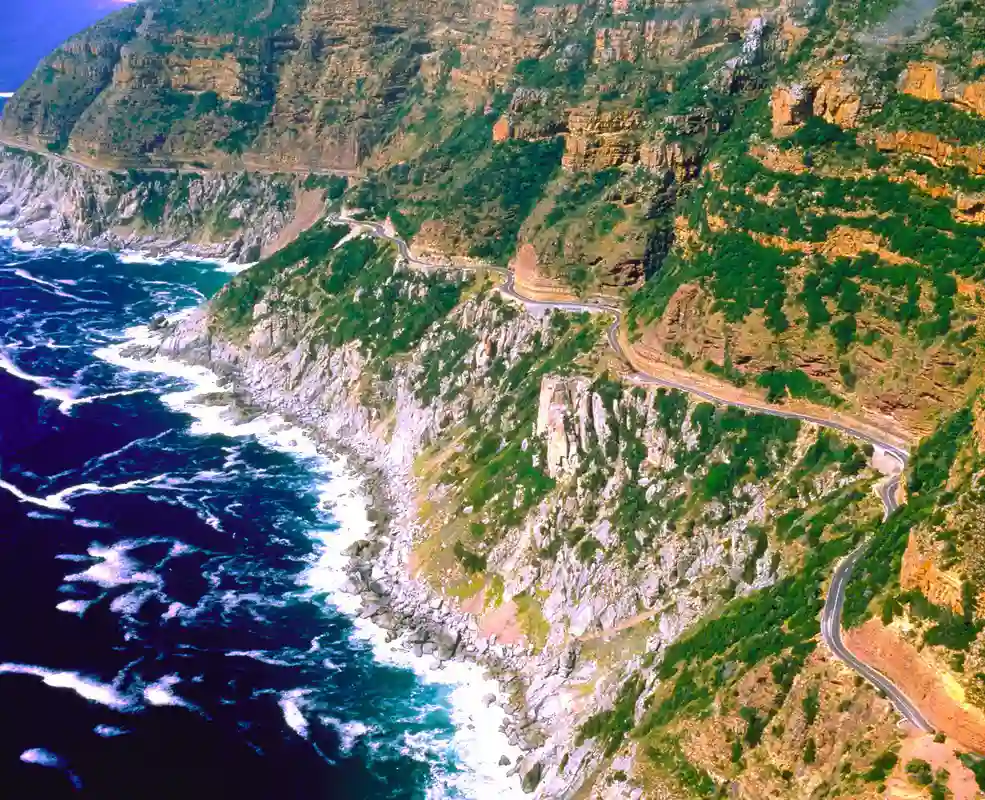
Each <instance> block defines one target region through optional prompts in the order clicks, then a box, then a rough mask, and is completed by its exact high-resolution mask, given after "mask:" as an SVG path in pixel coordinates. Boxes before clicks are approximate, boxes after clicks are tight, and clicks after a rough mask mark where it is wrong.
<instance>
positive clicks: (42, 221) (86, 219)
mask: <svg viewBox="0 0 985 800" xmlns="http://www.w3.org/2000/svg"><path fill="white" fill-rule="evenodd" d="M302 195H303V190H302V187H301V185H300V182H299V181H297V180H296V179H294V178H291V177H286V176H282V177H279V178H278V177H276V176H261V175H255V174H253V175H250V174H246V173H207V174H203V175H198V174H194V173H181V174H179V173H173V172H172V173H164V172H145V173H140V172H132V171H131V172H129V173H113V172H103V171H100V170H90V169H86V168H82V167H77V166H74V165H71V164H65V163H59V162H57V161H53V160H49V159H46V158H43V157H40V156H34V155H30V154H27V153H22V152H14V151H9V150H8V151H5V152H3V153H2V157H0V225H3V226H6V227H13V228H16V229H17V230H18V231H19V235H20V236H21V237H22V238H24V239H27V240H30V241H33V242H39V243H42V244H53V245H55V244H60V243H62V242H74V243H76V244H82V245H87V246H92V247H103V248H109V249H114V250H116V249H132V250H148V251H152V252H156V253H168V252H170V251H172V250H177V249H183V250H185V251H186V252H189V253H194V254H197V255H206V256H215V257H223V258H230V259H233V260H238V261H255V260H257V259H258V258H259V257H260V255H261V253H262V252H263V251H264V247H265V246H266V245H269V244H270V243H273V242H277V241H278V240H279V239H278V237H279V236H280V234H281V233H282V232H285V231H286V232H287V233H288V234H290V233H291V231H290V230H289V226H290V223H291V221H292V220H293V219H295V217H296V216H297V215H298V211H299V208H298V202H297V200H298V198H299V197H301V196H302ZM321 196H322V193H321V192H318V197H321ZM307 199H308V204H309V205H310V200H311V198H307ZM314 199H315V207H316V212H317V214H318V215H320V212H321V209H322V207H323V203H322V202H320V201H319V200H318V198H314ZM308 224H310V222H309V223H308ZM293 235H297V231H294V233H293ZM280 242H281V244H283V243H286V242H285V241H284V240H283V239H280Z"/></svg>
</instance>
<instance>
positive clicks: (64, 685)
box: [0, 663, 133, 711]
mask: <svg viewBox="0 0 985 800" xmlns="http://www.w3.org/2000/svg"><path fill="white" fill-rule="evenodd" d="M0 675H32V676H34V677H35V678H40V679H41V680H42V681H43V682H44V683H45V684H46V685H47V686H51V687H52V688H54V689H69V690H71V691H73V692H75V693H76V694H77V695H79V697H83V698H85V699H86V700H88V701H89V702H90V703H98V704H100V705H103V706H107V707H108V708H112V709H116V710H117V711H129V710H132V708H133V703H132V701H131V700H130V699H129V698H127V697H126V696H125V695H122V694H120V693H119V692H118V691H117V690H116V689H115V688H113V687H112V686H110V685H109V684H106V683H100V682H99V681H97V680H94V679H93V678H87V677H84V676H82V675H80V674H79V673H78V672H67V671H66V672H62V671H59V670H53V669H48V668H47V667H37V666H34V665H31V664H10V663H7V664H0Z"/></svg>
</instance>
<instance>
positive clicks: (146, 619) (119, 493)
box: [0, 241, 512, 800]
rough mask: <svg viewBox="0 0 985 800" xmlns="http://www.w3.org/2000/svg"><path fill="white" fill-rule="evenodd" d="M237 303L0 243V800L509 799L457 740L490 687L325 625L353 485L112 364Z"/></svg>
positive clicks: (281, 442)
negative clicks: (181, 316) (212, 306)
mask: <svg viewBox="0 0 985 800" xmlns="http://www.w3.org/2000/svg"><path fill="white" fill-rule="evenodd" d="M228 277H229V275H228V274H227V273H225V272H223V271H222V270H220V269H219V268H217V267H216V266H213V265H208V264H200V263H166V264H153V263H122V262H121V261H120V260H118V259H117V258H116V257H114V256H112V255H110V254H106V253H95V252H77V251H76V252H73V251H67V250H62V251H51V250H47V251H45V250H33V251H32V250H27V249H23V248H22V249H14V248H12V247H11V246H10V243H9V242H8V243H6V244H4V243H3V242H2V241H0V348H2V349H0V368H2V369H0V459H2V466H0V795H2V797H4V798H5V799H6V798H11V800H19V799H20V798H24V799H25V800H27V798H31V799H32V800H33V798H58V797H62V796H65V797H76V796H83V797H94V798H121V799H122V798H126V799H127V800H133V799H134V798H152V797H161V798H391V797H392V798H419V797H420V798H422V797H426V796H427V797H468V796H472V797H482V798H485V797H492V796H493V795H495V796H497V797H503V796H504V795H506V794H509V793H510V791H509V788H508V787H509V786H511V785H512V784H509V783H507V782H506V781H505V775H504V774H503V770H502V769H500V768H497V767H495V764H496V761H497V760H498V758H499V756H500V754H501V753H502V750H501V749H497V748H498V747H499V741H500V740H499V739H498V737H497V735H496V734H495V725H494V723H493V722H490V719H491V718H490V717H488V716H487V717H483V714H486V713H487V712H486V711H485V710H476V711H475V712H474V717H473V718H471V719H470V716H469V715H470V714H472V713H473V710H474V709H481V708H482V704H481V702H478V701H476V700H475V694H476V692H479V693H480V694H481V693H482V692H484V691H488V687H483V688H477V687H473V688H471V689H469V688H463V687H462V686H458V687H457V688H456V685H455V684H444V683H441V682H438V680H436V679H435V677H434V676H433V675H431V676H430V677H429V676H428V674H427V673H426V671H421V670H420V669H419V674H415V672H414V671H412V670H411V669H408V668H406V667H405V666H399V665H397V662H400V661H401V656H399V654H398V653H395V652H390V653H389V655H386V654H385V653H384V652H383V651H382V650H381V649H380V648H379V647H377V649H376V650H374V647H373V644H372V642H371V641H370V640H369V639H368V638H367V637H368V636H369V635H370V634H369V633H367V632H366V631H365V630H363V629H362V628H360V627H359V626H361V625H364V623H359V625H356V623H354V622H353V621H351V619H350V617H349V616H346V615H345V614H343V613H341V611H339V610H338V609H337V608H336V606H335V605H333V602H332V600H333V597H336V596H335V595H332V594H331V590H332V587H334V586H336V585H338V584H339V582H340V581H341V580H342V575H341V572H340V570H339V569H338V565H339V560H340V557H341V556H340V550H341V545H342V544H344V542H345V541H346V539H347V536H348V537H349V538H351V534H352V531H349V530H347V528H346V525H347V524H349V523H348V522H346V520H348V519H350V518H352V519H353V520H357V518H358V517H359V513H360V508H361V506H360V505H359V502H360V501H358V500H357V499H356V498H354V497H353V495H352V494H351V489H352V486H353V485H354V484H353V482H352V480H350V479H349V478H347V477H346V476H344V475H342V474H341V473H339V470H341V469H342V468H341V466H339V464H338V463H337V462H334V461H331V460H329V459H326V458H321V457H317V456H315V455H313V454H312V453H311V449H310V447H309V446H308V445H307V444H306V443H305V441H304V439H303V437H302V436H301V435H300V433H299V432H297V431H294V430H291V429H290V428H288V427H287V426H286V424H284V423H282V422H278V421H277V420H276V419H272V418H264V419H262V420H260V421H258V422H254V423H251V424H250V425H247V426H242V425H240V426H238V427H237V426H235V425H232V424H231V423H229V422H228V421H223V419H222V418H221V409H218V408H212V407H209V406H207V405H203V404H202V401H201V398H196V397H195V396H194V388H193V387H194V385H195V384H194V383H193V382H190V380H189V379H186V378H180V377H175V376H173V375H168V374H162V373H160V372H148V371H134V370H133V369H128V368H126V367H124V366H120V364H119V363H114V361H118V358H117V356H116V355H115V354H117V353H118V351H119V346H120V345H121V343H122V342H124V341H125V340H126V339H127V337H128V336H133V335H134V334H135V333H139V331H136V332H135V331H133V330H129V332H128V329H130V328H131V327H132V326H139V325H142V324H144V323H146V322H147V321H148V320H150V319H151V318H152V316H153V315H155V314H157V313H174V312H177V311H180V310H181V309H183V308H190V307H191V306H193V305H195V304H197V303H198V302H200V301H201V300H202V299H203V298H204V297H206V296H208V295H210V294H211V293H213V292H214V291H215V290H216V289H218V288H219V287H220V286H221V284H222V283H223V282H224V281H225V280H226V279H228ZM192 377H193V378H194V377H195V376H192ZM197 380H198V383H199V384H200V385H202V386H207V384H208V379H207V377H201V376H199V378H197ZM200 388H201V386H200ZM196 400H197V401H198V402H197V403H196ZM362 513H363V515H364V511H363V512H362ZM339 520H342V521H343V522H339ZM357 523H358V520H357V521H356V522H352V523H351V524H353V525H356V524H357ZM405 663H409V662H405ZM438 677H440V675H439V676H438ZM445 679H446V678H442V680H445ZM453 723H457V725H456V724H453ZM504 787H507V788H504Z"/></svg>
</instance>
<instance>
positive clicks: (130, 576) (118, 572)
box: [65, 540, 161, 610]
mask: <svg viewBox="0 0 985 800" xmlns="http://www.w3.org/2000/svg"><path fill="white" fill-rule="evenodd" d="M150 541H151V540H137V541H132V540H124V541H122V542H117V543H116V544H114V545H112V546H111V547H104V546H102V545H100V544H93V545H92V546H90V547H89V549H88V553H89V555H90V557H92V558H94V559H96V563H95V564H93V565H92V566H90V567H88V568H87V569H85V570H83V571H82V572H77V573H75V574H73V575H66V576H65V582H66V583H94V584H96V585H97V586H101V587H102V588H103V589H112V588H114V587H117V586H127V585H129V584H150V585H153V586H159V585H160V583H161V578H160V576H158V575H157V574H155V573H153V572H146V571H141V570H140V569H139V565H138V564H137V562H135V561H134V560H133V559H132V558H129V557H128V556H127V553H128V551H129V550H131V549H132V548H133V547H134V546H136V545H140V544H144V543H145V542H150ZM114 610H117V609H114ZM119 610H123V609H119Z"/></svg>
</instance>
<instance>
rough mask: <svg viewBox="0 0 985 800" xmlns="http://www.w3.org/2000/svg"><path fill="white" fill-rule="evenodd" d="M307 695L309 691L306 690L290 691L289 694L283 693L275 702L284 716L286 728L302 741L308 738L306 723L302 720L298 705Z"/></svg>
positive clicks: (302, 715) (302, 714)
mask: <svg viewBox="0 0 985 800" xmlns="http://www.w3.org/2000/svg"><path fill="white" fill-rule="evenodd" d="M308 693H309V690H307V689H292V690H291V691H289V692H283V693H282V694H281V696H280V697H279V698H278V700H277V705H279V706H280V710H281V712H282V713H283V714H284V722H286V723H287V727H289V728H290V729H291V730H292V731H294V732H295V733H296V734H297V735H298V736H300V737H301V738H302V739H307V738H308V721H307V720H306V719H305V718H304V712H303V711H302V710H301V705H300V703H301V702H302V700H303V698H304V696H305V695H306V694H308Z"/></svg>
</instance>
